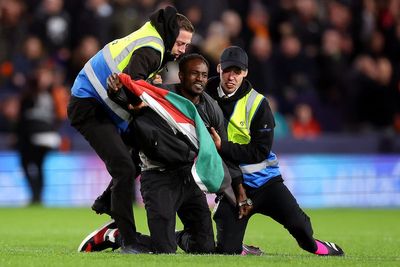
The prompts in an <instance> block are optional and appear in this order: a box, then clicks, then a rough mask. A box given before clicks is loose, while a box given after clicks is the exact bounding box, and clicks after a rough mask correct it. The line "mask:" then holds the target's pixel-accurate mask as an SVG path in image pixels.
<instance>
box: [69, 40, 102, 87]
mask: <svg viewBox="0 0 400 267" xmlns="http://www.w3.org/2000/svg"><path fill="white" fill-rule="evenodd" d="M100 48H101V46H100V42H99V40H98V39H97V38H96V37H94V36H85V37H83V38H82V39H81V41H80V43H79V45H78V47H76V48H75V50H74V51H73V53H72V58H71V65H70V68H69V73H68V78H67V79H68V82H69V83H70V84H72V83H73V81H74V79H75V77H76V75H78V73H79V71H80V70H81V69H82V68H83V66H84V65H85V63H86V62H87V61H88V60H89V59H90V58H91V57H92V56H94V55H95V54H96V53H97V52H98V51H99V50H100Z"/></svg>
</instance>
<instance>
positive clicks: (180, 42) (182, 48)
mask: <svg viewBox="0 0 400 267" xmlns="http://www.w3.org/2000/svg"><path fill="white" fill-rule="evenodd" d="M192 36H193V33H192V32H188V31H185V30H182V29H181V30H179V35H178V37H177V38H176V41H175V43H174V46H173V47H172V50H171V54H172V55H173V56H174V57H175V59H177V58H178V57H180V56H181V55H183V54H184V53H185V52H186V49H187V47H188V45H189V44H190V42H191V41H192Z"/></svg>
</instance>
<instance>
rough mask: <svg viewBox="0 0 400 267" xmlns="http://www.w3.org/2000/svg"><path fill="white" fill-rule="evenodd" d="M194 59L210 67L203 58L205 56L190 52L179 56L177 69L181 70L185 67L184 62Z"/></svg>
mask: <svg viewBox="0 0 400 267" xmlns="http://www.w3.org/2000/svg"><path fill="white" fill-rule="evenodd" d="M194 59H200V60H202V61H203V62H204V64H206V65H207V68H210V64H209V63H208V61H207V59H205V57H203V56H202V55H200V54H197V53H192V54H185V55H183V56H182V57H181V59H180V60H179V71H180V72H183V71H184V69H185V67H186V64H187V63H188V62H189V61H191V60H194Z"/></svg>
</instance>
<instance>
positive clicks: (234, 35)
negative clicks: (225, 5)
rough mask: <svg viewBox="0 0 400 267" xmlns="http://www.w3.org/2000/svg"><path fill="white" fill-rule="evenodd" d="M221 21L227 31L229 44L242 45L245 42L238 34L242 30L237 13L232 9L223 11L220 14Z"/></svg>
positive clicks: (240, 20)
mask: <svg viewBox="0 0 400 267" xmlns="http://www.w3.org/2000/svg"><path fill="white" fill-rule="evenodd" d="M221 21H222V24H223V25H224V27H225V29H226V31H227V33H228V36H229V41H230V44H231V45H236V46H240V47H244V46H245V42H244V40H243V37H242V36H241V35H240V33H241V32H242V19H241V18H240V16H239V14H238V13H236V12H235V11H233V10H227V11H224V12H223V13H222V15H221Z"/></svg>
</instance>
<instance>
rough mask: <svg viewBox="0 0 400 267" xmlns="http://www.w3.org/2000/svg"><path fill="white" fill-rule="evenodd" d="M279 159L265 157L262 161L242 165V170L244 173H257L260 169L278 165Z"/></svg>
mask: <svg viewBox="0 0 400 267" xmlns="http://www.w3.org/2000/svg"><path fill="white" fill-rule="evenodd" d="M278 163H279V162H278V159H275V160H268V159H265V160H263V161H261V162H260V163H256V164H243V165H240V166H239V167H240V169H241V170H242V173H255V172H258V171H261V170H263V169H265V168H267V167H269V166H278Z"/></svg>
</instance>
